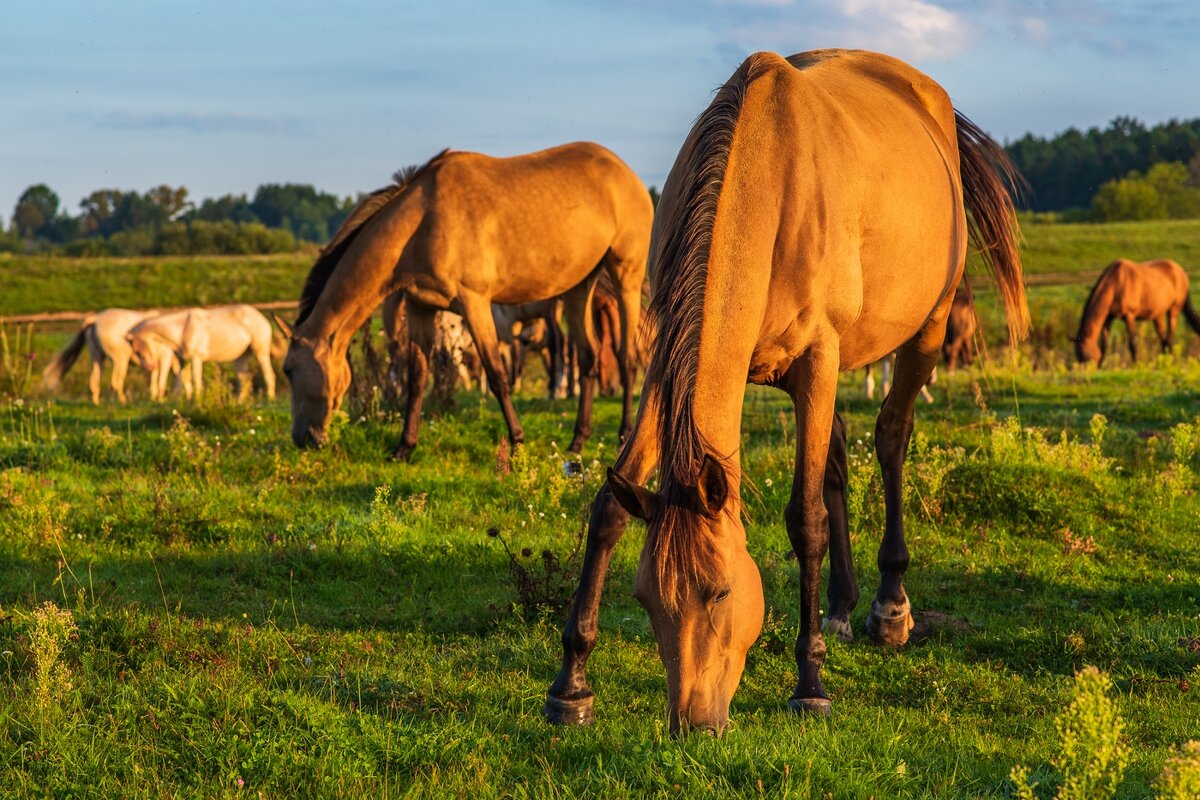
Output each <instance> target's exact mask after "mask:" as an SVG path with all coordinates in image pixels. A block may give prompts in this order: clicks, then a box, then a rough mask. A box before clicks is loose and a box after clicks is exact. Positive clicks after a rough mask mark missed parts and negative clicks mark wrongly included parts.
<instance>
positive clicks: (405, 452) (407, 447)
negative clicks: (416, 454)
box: [391, 444, 417, 464]
mask: <svg viewBox="0 0 1200 800" xmlns="http://www.w3.org/2000/svg"><path fill="white" fill-rule="evenodd" d="M415 449H417V446H416V445H414V444H402V445H400V446H399V447H397V448H396V449H395V450H393V451H392V458H391V460H392V461H394V462H396V463H397V464H403V463H404V462H405V461H408V459H409V456H411V455H412V451H413V450H415Z"/></svg>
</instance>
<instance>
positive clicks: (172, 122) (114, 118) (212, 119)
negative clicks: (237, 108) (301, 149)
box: [89, 111, 303, 134]
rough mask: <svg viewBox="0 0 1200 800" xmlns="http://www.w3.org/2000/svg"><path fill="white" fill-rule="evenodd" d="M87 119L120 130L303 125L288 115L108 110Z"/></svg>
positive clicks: (279, 129) (258, 129)
mask: <svg viewBox="0 0 1200 800" xmlns="http://www.w3.org/2000/svg"><path fill="white" fill-rule="evenodd" d="M89 118H90V119H91V121H92V122H93V123H94V124H96V125H97V126H98V127H101V128H109V129H112V130H122V131H165V130H181V131H187V132H189V133H225V132H233V133H266V134H296V133H300V132H301V130H302V128H303V124H302V123H301V122H300V121H299V120H297V119H294V118H290V117H270V116H261V115H256V114H235V113H206V112H186V111H185V112H148V113H134V112H129V111H111V112H107V113H103V114H97V115H90V117H89Z"/></svg>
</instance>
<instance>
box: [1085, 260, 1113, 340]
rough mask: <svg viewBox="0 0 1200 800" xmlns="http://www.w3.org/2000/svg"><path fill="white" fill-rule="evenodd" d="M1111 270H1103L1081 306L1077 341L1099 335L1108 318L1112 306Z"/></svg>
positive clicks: (1092, 338)
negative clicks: (1102, 273) (1081, 313)
mask: <svg viewBox="0 0 1200 800" xmlns="http://www.w3.org/2000/svg"><path fill="white" fill-rule="evenodd" d="M1114 277H1115V276H1114V275H1113V273H1111V272H1105V273H1104V275H1103V276H1101V278H1100V280H1099V281H1098V282H1097V284H1096V287H1095V288H1094V289H1092V293H1091V295H1090V296H1089V297H1088V299H1087V303H1086V304H1085V305H1084V307H1083V316H1082V318H1080V320H1079V332H1078V334H1077V335H1076V336H1075V339H1076V341H1078V342H1090V341H1093V340H1094V339H1096V338H1097V337H1098V336H1099V335H1100V329H1101V328H1103V327H1104V321H1105V320H1106V319H1108V315H1109V312H1110V311H1111V307H1112V296H1113V279H1114Z"/></svg>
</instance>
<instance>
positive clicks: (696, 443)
mask: <svg viewBox="0 0 1200 800" xmlns="http://www.w3.org/2000/svg"><path fill="white" fill-rule="evenodd" d="M764 67H765V65H764V64H763V62H762V61H761V60H760V59H759V57H757V56H751V57H750V58H749V59H747V60H746V61H745V62H743V64H742V66H741V67H740V68H739V69H738V71H737V72H736V73H734V75H733V77H731V78H730V79H729V81H728V82H727V83H726V84H725V85H724V86H722V87H721V88H720V89H718V90H717V93H716V97H714V98H713V101H712V103H711V104H709V106H708V108H707V109H705V110H704V112H703V113H702V114H701V115H700V116H699V117H698V118H697V119H696V122H695V124H694V125H693V126H692V130H691V132H690V133H689V134H688V137H687V140H686V141H685V142H684V144H683V148H682V149H681V150H680V153H679V157H678V158H677V160H676V164H675V167H674V168H673V169H672V173H671V177H672V179H673V180H674V183H675V185H669V186H666V187H664V190H663V194H664V195H666V194H668V193H669V194H670V195H671V196H672V199H673V201H674V202H672V203H670V205H669V207H668V208H667V209H665V210H666V212H667V213H666V216H665V217H664V218H663V219H662V220H661V224H662V228H661V231H662V232H663V233H662V240H661V241H657V242H655V243H654V245H653V247H652V250H653V252H652V253H651V258H652V261H653V264H654V296H653V297H652V299H651V301H650V309H649V317H650V320H651V321H652V323H653V325H654V326H655V327H656V328H657V330H658V336H657V338H656V339H655V340H654V347H653V350H652V354H651V358H650V374H648V375H647V376H646V383H647V384H652V385H655V386H657V387H658V389H659V393H660V395H659V407H658V416H659V418H658V423H659V425H658V438H659V442H658V443H659V465H660V466H659V476H660V477H659V484H660V493H661V494H662V497H663V503H662V504H661V505H660V511H659V516H658V519H657V520H656V522H657V524H656V525H655V526H654V527H653V533H652V534H651V535H652V536H654V553H655V557H656V566H657V573H658V578H659V586H660V588H661V590H662V596H663V599H664V601H665V602H666V603H667V604H668V606H673V605H677V603H678V601H679V600H680V599H681V598H680V592H681V586H680V583H679V577H680V576H681V575H684V574H688V573H691V574H692V575H693V576H694V577H695V578H697V579H698V580H702V579H703V578H704V576H705V575H707V574H709V573H711V572H712V568H713V566H714V564H716V563H718V562H719V555H718V554H717V552H716V549H715V548H714V547H713V543H712V542H710V541H708V539H707V537H705V536H703V535H695V530H696V529H695V526H694V525H692V526H691V527H692V530H691V531H687V530H686V527H687V516H688V514H690V513H694V512H690V511H688V509H689V508H691V507H692V506H693V503H692V502H691V497H692V496H693V495H694V492H695V486H696V483H697V480H698V476H699V473H700V467H701V464H702V463H703V460H704V456H705V454H706V453H710V454H712V455H714V456H715V457H717V458H718V459H719V458H720V455H719V454H715V453H711V448H709V447H708V446H707V443H706V442H705V440H704V436H703V434H701V432H700V431H699V430H698V429H697V428H696V421H695V415H694V413H693V401H694V399H695V385H696V372H697V367H698V365H699V358H700V332H701V327H702V323H703V319H704V291H705V285H706V283H707V279H708V258H709V250H710V248H711V245H712V230H713V220H714V218H715V217H716V213H717V200H718V198H719V197H720V195H721V188H722V185H723V183H724V180H725V170H726V167H727V166H728V163H729V150H730V147H731V145H732V143H733V132H734V128H735V126H736V125H737V121H738V117H739V115H740V113H741V110H742V103H743V100H744V98H745V91H746V87H747V85H748V84H749V82H750V81H751V80H752V79H753V78H754V77H755V76H756V75H757V74H758V73H759V72H761V71H762V69H763V68H764ZM663 210H664V209H663V208H662V206H661V205H660V213H661V212H662V211H663ZM655 228H656V233H657V231H658V230H659V225H658V222H656V225H655ZM685 531H686V532H685Z"/></svg>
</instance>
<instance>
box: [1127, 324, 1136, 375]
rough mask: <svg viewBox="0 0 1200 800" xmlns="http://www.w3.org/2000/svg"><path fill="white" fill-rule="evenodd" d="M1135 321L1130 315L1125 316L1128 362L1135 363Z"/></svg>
mask: <svg viewBox="0 0 1200 800" xmlns="http://www.w3.org/2000/svg"><path fill="white" fill-rule="evenodd" d="M1135 325H1137V320H1136V319H1134V318H1133V316H1132V315H1126V316H1125V330H1126V331H1127V332H1128V333H1129V360H1130V361H1132V362H1133V363H1135V364H1136V363H1137V335H1136V328H1135V327H1134V326H1135Z"/></svg>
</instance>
